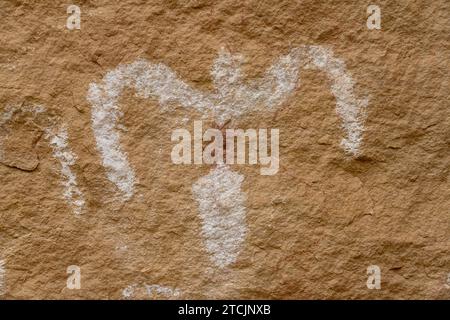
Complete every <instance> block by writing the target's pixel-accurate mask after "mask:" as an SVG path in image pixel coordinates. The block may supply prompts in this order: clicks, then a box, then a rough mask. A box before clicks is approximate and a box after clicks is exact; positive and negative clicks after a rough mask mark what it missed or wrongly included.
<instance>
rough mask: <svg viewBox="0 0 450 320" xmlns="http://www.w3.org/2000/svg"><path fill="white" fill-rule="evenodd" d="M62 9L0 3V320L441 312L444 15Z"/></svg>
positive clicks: (336, 6)
mask: <svg viewBox="0 0 450 320" xmlns="http://www.w3.org/2000/svg"><path fill="white" fill-rule="evenodd" d="M74 4H75V5H77V6H78V7H79V8H80V18H81V23H80V29H76V28H75V29H69V28H67V19H68V18H69V17H70V16H71V14H72V11H70V12H71V13H67V7H68V5H69V4H68V3H67V2H63V1H39V2H31V1H13V0H3V1H1V2H0V20H1V23H2V28H1V31H0V163H1V164H0V298H1V299H19V298H20V299H201V298H208V299H218V298H229V299H244V298H245V299H254V298H259V299H336V298H342V299H382V298H387V299H394V298H395V299H412V298H418V299H448V298H450V280H449V278H450V256H449V252H448V251H449V249H450V223H449V222H450V183H449V172H450V152H449V151H450V108H449V89H450V77H449V67H450V39H449V34H450V20H449V14H450V4H449V2H448V1H446V0H436V1H425V0H417V1H377V2H376V3H374V4H376V5H378V6H379V7H380V9H381V29H369V28H368V26H367V24H366V21H367V19H368V16H369V15H370V14H368V12H367V7H368V5H369V4H370V3H368V2H367V1H359V0H358V1H313V0H302V1H284V0H282V1H275V0H273V1H256V0H255V1H228V0H224V1H207V0H186V1H176V0H170V1H131V0H130V1H129V0H124V1H117V2H116V1H78V2H77V3H74ZM200 120H202V124H203V128H204V129H206V128H217V129H219V130H221V131H225V130H226V129H230V128H236V129H238V128H239V129H244V130H245V129H250V128H253V129H256V130H258V129H268V130H270V129H278V130H279V169H278V171H277V172H276V173H275V174H272V175H263V174H261V170H260V169H261V167H262V165H260V164H259V162H258V164H256V165H255V164H249V163H248V162H247V164H228V165H226V164H225V165H217V164H175V163H173V161H172V158H171V153H172V149H173V147H174V144H175V142H173V141H172V140H171V136H172V134H173V132H174V130H176V129H186V130H188V131H189V132H192V130H193V126H194V121H200ZM224 143H225V141H224ZM201 148H205V145H203V146H201ZM372 265H376V266H378V267H379V270H380V272H381V276H380V285H381V287H380V288H379V289H377V288H374V289H369V287H370V286H369V287H368V283H367V282H368V277H369V275H368V274H367V268H368V267H369V266H372ZM69 266H72V267H71V268H69V269H68V267H69ZM73 266H76V267H78V269H77V268H75V269H74V268H73ZM67 270H69V271H70V270H79V274H80V275H81V278H80V279H78V280H79V282H78V284H79V286H77V285H76V286H75V288H74V287H73V283H72V282H71V281H72V280H73V277H74V276H77V275H78V273H76V272H75V273H73V274H70V273H69V274H68V273H67ZM70 272H71V271H70ZM68 282H69V283H68ZM76 282H77V281H75V283H76ZM70 284H72V285H70Z"/></svg>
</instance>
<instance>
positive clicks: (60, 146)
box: [0, 105, 85, 214]
mask: <svg viewBox="0 0 450 320" xmlns="http://www.w3.org/2000/svg"><path fill="white" fill-rule="evenodd" d="M45 111H46V109H45V107H43V106H41V105H34V106H22V107H20V108H19V107H7V108H6V110H5V112H4V113H3V115H2V117H1V118H0V126H2V125H4V124H6V123H7V122H8V121H10V120H11V119H12V117H13V115H14V114H15V113H30V114H31V115H32V116H33V117H36V116H38V115H39V114H42V113H44V112H45ZM47 120H49V121H48V122H49V123H50V124H48V125H46V126H45V127H44V131H45V138H46V139H47V141H48V143H49V145H50V147H51V148H52V150H53V157H54V158H55V159H56V160H58V162H59V164H60V165H61V176H62V181H61V184H62V186H63V188H64V191H63V196H64V198H65V200H66V201H67V203H68V204H69V206H70V207H71V208H72V210H73V212H74V213H75V214H80V213H81V212H82V210H83V207H84V205H85V201H84V199H83V194H82V192H81V191H80V190H79V188H78V185H77V178H76V174H75V173H74V172H72V170H71V166H73V165H74V164H75V160H76V155H75V154H74V153H73V152H72V150H71V149H70V147H69V143H68V133H67V129H66V127H65V126H64V125H62V126H58V125H57V124H56V123H55V122H54V121H53V120H52V119H47ZM1 156H2V150H1V140H0V157H1Z"/></svg>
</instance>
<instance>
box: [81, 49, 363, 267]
mask: <svg viewBox="0 0 450 320" xmlns="http://www.w3.org/2000/svg"><path fill="white" fill-rule="evenodd" d="M242 62H243V57H242V56H240V55H232V54H231V53H229V52H227V51H225V50H223V49H222V50H221V51H220V52H219V55H218V58H217V59H216V60H215V61H214V63H213V66H212V69H211V76H212V79H213V82H214V85H215V91H213V92H202V91H199V90H196V89H193V88H191V87H190V86H189V85H188V84H187V83H186V82H184V81H182V80H180V79H179V78H178V77H177V75H176V73H175V72H174V71H172V70H171V69H170V68H169V67H167V66H166V65H164V64H161V63H151V62H148V61H146V60H139V61H136V62H134V63H131V64H127V65H120V66H119V67H117V68H116V69H114V70H112V71H110V72H108V73H107V74H106V75H105V77H104V78H103V80H102V81H101V82H100V83H92V84H91V85H90V88H89V91H88V97H87V98H88V101H89V102H90V103H91V105H92V117H91V119H92V127H93V131H94V135H95V139H96V144H97V148H98V150H99V152H100V154H101V157H102V161H103V165H104V166H105V168H106V170H107V176H108V178H109V180H110V181H111V182H112V183H113V184H114V185H116V186H117V188H118V189H119V191H120V194H121V198H122V200H128V199H130V198H131V197H132V195H133V193H134V186H135V183H136V176H135V173H134V170H133V169H132V166H131V165H130V163H129V161H128V157H127V154H126V152H125V151H123V149H122V147H121V145H120V134H119V131H118V130H117V126H118V122H119V120H120V118H121V117H122V112H121V110H120V107H119V105H118V99H119V97H120V95H121V93H122V91H123V90H124V89H125V88H132V89H134V90H136V94H137V95H138V96H141V97H144V98H149V97H152V98H156V99H158V101H159V104H160V105H161V106H166V107H167V106H170V105H174V104H177V105H180V106H182V107H185V108H194V109H196V110H198V111H199V112H201V113H202V114H203V117H204V118H208V117H212V118H214V119H215V120H216V122H217V123H218V124H223V123H225V122H226V121H227V120H229V119H232V118H237V117H239V116H240V115H242V114H244V113H247V112H249V111H261V112H263V111H265V110H271V109H274V108H276V107H278V106H280V105H282V104H283V103H284V102H285V101H286V100H287V99H288V98H289V97H290V96H291V95H292V93H293V92H294V90H295V89H296V87H297V84H298V82H299V78H300V70H301V69H302V68H306V69H311V68H312V69H318V70H320V71H323V72H325V74H326V76H327V78H328V79H329V81H330V89H331V92H332V94H333V95H334V97H335V99H336V112H337V115H338V116H339V117H340V118H341V121H342V128H343V130H344V133H345V137H344V138H343V139H342V141H341V146H342V148H343V149H344V151H345V152H346V153H347V154H349V155H351V156H356V155H358V154H359V152H360V146H361V143H362V133H363V131H364V126H363V125H364V120H365V117H366V113H365V109H366V107H367V104H368V99H367V98H358V97H356V96H355V94H354V80H353V79H352V77H351V76H350V74H349V73H348V72H347V70H346V67H345V63H344V62H343V61H342V60H341V59H339V58H336V57H334V54H333V52H332V51H331V50H330V49H327V48H324V47H320V46H302V47H299V48H295V49H292V50H291V51H290V52H289V53H288V54H287V55H284V56H281V57H280V58H278V59H277V60H276V61H275V62H274V63H273V64H272V65H271V66H270V67H269V68H268V69H267V70H266V72H265V75H264V76H263V77H261V78H259V79H256V80H253V81H245V79H244V75H243V74H242V72H241V64H242ZM214 179H216V180H214ZM242 180H243V177H242V176H240V175H238V174H237V173H233V172H231V171H230V170H229V169H228V168H227V167H226V166H219V167H217V168H215V169H213V170H212V171H211V173H210V174H209V175H208V176H206V177H203V178H201V179H200V180H199V181H197V182H196V183H194V185H193V193H194V196H195V198H196V200H197V202H198V204H199V212H200V216H201V218H202V221H203V227H202V230H203V236H204V237H205V242H206V247H207V249H208V251H209V252H210V253H211V254H212V257H213V260H214V262H215V263H216V265H217V266H219V267H222V268H223V267H225V266H227V265H229V264H230V263H232V262H234V261H235V260H236V256H237V255H238V253H239V251H240V249H239V248H240V245H241V243H242V242H243V238H244V237H245V230H246V227H245V206H244V198H245V196H244V195H243V193H242V192H241V191H240V184H241V182H242ZM227 187H228V188H229V189H227ZM208 188H210V189H214V190H220V191H219V192H222V193H223V194H213V192H211V191H209V190H208ZM233 197H234V200H236V203H233V204H231V203H232V200H233ZM238 225H239V226H238ZM227 237H228V238H227Z"/></svg>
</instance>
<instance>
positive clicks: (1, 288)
mask: <svg viewBox="0 0 450 320" xmlns="http://www.w3.org/2000/svg"><path fill="white" fill-rule="evenodd" d="M5 278H6V271H5V261H4V260H0V296H1V295H4V294H5V290H6V288H5V286H6V284H5Z"/></svg>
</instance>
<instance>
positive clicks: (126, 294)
mask: <svg viewBox="0 0 450 320" xmlns="http://www.w3.org/2000/svg"><path fill="white" fill-rule="evenodd" d="M138 289H144V292H145V294H146V295H147V297H148V298H150V299H154V298H156V297H158V296H160V297H164V298H177V297H179V296H180V295H181V291H180V290H179V289H176V288H175V289H174V288H170V287H165V286H161V285H158V284H150V285H149V284H143V285H142V286H139V285H137V284H132V285H129V286H128V287H126V288H125V289H123V290H122V297H123V298H124V299H133V298H134V297H135V295H136V290H138Z"/></svg>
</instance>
